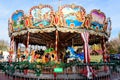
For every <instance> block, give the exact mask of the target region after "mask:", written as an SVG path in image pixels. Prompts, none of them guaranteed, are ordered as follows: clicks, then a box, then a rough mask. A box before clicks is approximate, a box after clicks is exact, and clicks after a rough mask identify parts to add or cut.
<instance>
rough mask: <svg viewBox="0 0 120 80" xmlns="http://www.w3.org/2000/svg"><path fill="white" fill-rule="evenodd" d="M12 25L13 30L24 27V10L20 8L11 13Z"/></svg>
mask: <svg viewBox="0 0 120 80" xmlns="http://www.w3.org/2000/svg"><path fill="white" fill-rule="evenodd" d="M12 21H13V22H12V27H13V31H19V30H22V29H24V28H25V27H24V12H23V11H22V10H17V11H16V12H15V13H13V15H12Z"/></svg>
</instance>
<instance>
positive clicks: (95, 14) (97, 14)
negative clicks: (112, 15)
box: [91, 9, 106, 30]
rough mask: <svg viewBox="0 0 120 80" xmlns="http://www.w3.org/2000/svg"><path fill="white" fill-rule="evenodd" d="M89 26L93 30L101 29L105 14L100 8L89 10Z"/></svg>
mask: <svg viewBox="0 0 120 80" xmlns="http://www.w3.org/2000/svg"><path fill="white" fill-rule="evenodd" d="M91 17H92V21H91V27H92V28H93V29H95V30H103V27H104V22H105V19H106V17H105V14H104V13H103V12H101V11H100V10H96V9H95V10H92V11H91Z"/></svg>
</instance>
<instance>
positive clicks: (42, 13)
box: [30, 5, 52, 28]
mask: <svg viewBox="0 0 120 80" xmlns="http://www.w3.org/2000/svg"><path fill="white" fill-rule="evenodd" d="M51 12H52V7H51V6H49V5H40V6H37V7H34V8H32V9H31V10H30V14H31V15H32V18H33V19H32V22H33V26H35V27H37V28H44V27H48V26H49V25H50V23H51V16H50V14H51Z"/></svg>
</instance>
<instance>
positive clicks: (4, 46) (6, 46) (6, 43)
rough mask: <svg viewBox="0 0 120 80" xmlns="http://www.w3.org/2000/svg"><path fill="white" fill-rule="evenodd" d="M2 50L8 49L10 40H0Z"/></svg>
mask: <svg viewBox="0 0 120 80" xmlns="http://www.w3.org/2000/svg"><path fill="white" fill-rule="evenodd" d="M0 50H2V51H4V50H8V42H7V41H5V40H0Z"/></svg>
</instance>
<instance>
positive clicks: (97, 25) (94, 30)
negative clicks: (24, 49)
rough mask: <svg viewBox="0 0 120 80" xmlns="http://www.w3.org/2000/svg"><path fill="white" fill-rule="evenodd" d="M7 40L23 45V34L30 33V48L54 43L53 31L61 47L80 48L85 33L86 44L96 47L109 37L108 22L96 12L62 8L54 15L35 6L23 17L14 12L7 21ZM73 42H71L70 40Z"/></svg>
mask: <svg viewBox="0 0 120 80" xmlns="http://www.w3.org/2000/svg"><path fill="white" fill-rule="evenodd" d="M8 30H9V36H10V37H12V36H14V38H15V41H17V42H19V43H24V42H25V41H26V40H27V33H28V32H29V33H30V40H29V41H30V42H29V43H30V44H38V45H44V44H46V43H48V42H49V43H50V42H55V31H56V30H58V32H59V42H61V45H64V43H66V42H68V43H69V44H70V43H72V41H73V42H74V44H78V43H79V44H83V41H82V40H81V39H82V38H81V36H80V33H82V32H86V31H87V32H89V33H90V40H89V44H93V43H94V42H96V43H99V42H100V39H101V37H105V39H106V40H108V38H109V37H110V32H111V20H110V18H106V16H105V14H104V13H103V12H101V11H100V10H97V9H94V10H92V11H91V12H90V14H86V11H85V9H84V8H83V7H81V6H79V5H74V4H72V5H63V6H60V7H59V8H58V11H54V9H53V7H52V6H50V5H42V4H40V5H38V6H34V7H32V8H31V9H30V10H29V14H28V15H26V14H24V11H23V10H16V11H15V12H14V13H13V14H12V16H11V18H10V19H9V29H8ZM73 38H74V39H73Z"/></svg>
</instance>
